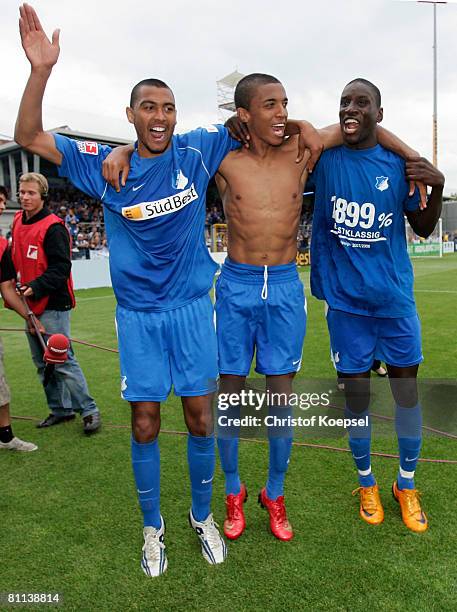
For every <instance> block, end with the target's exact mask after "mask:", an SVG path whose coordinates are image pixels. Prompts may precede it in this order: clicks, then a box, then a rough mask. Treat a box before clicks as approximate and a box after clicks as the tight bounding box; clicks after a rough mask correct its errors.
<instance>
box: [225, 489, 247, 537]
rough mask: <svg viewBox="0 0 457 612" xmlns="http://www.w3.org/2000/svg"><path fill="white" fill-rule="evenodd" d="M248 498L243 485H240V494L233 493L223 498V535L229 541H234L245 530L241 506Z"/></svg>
mask: <svg viewBox="0 0 457 612" xmlns="http://www.w3.org/2000/svg"><path fill="white" fill-rule="evenodd" d="M247 498H248V492H247V489H246V486H245V485H244V483H241V488H240V492H239V493H238V494H237V495H234V494H233V493H232V494H230V495H227V496H226V498H225V507H226V509H227V518H226V519H225V521H224V534H225V535H226V537H227V538H228V539H229V540H236V539H237V538H239V537H240V535H241V534H242V533H243V531H244V530H245V528H246V519H245V518H244V511H243V504H244V502H245V501H246V500H247Z"/></svg>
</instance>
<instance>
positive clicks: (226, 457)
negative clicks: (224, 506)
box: [217, 438, 241, 495]
mask: <svg viewBox="0 0 457 612" xmlns="http://www.w3.org/2000/svg"><path fill="white" fill-rule="evenodd" d="M217 446H218V448H219V457H220V460H221V466H222V470H223V472H224V475H225V494H226V495H231V494H233V495H238V493H239V492H240V490H241V480H240V474H239V472H238V438H232V439H225V438H218V439H217Z"/></svg>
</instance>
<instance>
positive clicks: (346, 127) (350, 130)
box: [343, 117, 360, 134]
mask: <svg viewBox="0 0 457 612" xmlns="http://www.w3.org/2000/svg"><path fill="white" fill-rule="evenodd" d="M359 125H360V121H358V119H354V118H353V117H348V118H347V119H345V120H344V121H343V131H344V133H345V134H355V132H357V130H358V129H359Z"/></svg>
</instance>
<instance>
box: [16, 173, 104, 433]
mask: <svg viewBox="0 0 457 612" xmlns="http://www.w3.org/2000/svg"><path fill="white" fill-rule="evenodd" d="M47 194H48V182H47V180H46V177H44V176H43V175H42V174H38V173H36V172H30V173H26V174H23V175H22V176H21V178H20V180H19V199H20V202H21V207H22V209H23V210H22V212H18V213H16V216H15V218H14V222H13V243H12V256H13V263H14V266H15V268H16V272H17V273H18V275H19V274H20V278H21V284H22V286H21V290H22V291H23V294H24V296H25V297H26V298H27V299H28V302H29V305H30V308H31V310H32V311H33V313H34V314H35V315H36V316H37V317H39V318H40V321H41V322H42V323H43V325H44V326H45V327H46V329H47V331H48V333H49V334H55V333H60V334H64V335H65V336H67V337H70V311H71V309H72V308H74V306H75V297H74V294H73V282H72V278H71V261H70V240H69V236H68V232H67V230H66V229H65V227H64V218H62V217H57V216H56V215H53V214H51V213H50V212H49V211H48V210H47V209H46V208H45V207H44V204H45V198H46V196H47ZM61 212H62V213H63V211H61ZM31 245H35V246H34V247H33V249H34V250H33V251H32V254H33V256H31V255H30V252H31V248H32V247H31ZM28 340H29V345H30V350H31V353H32V358H33V361H34V363H35V365H36V367H37V371H38V374H39V376H40V378H41V380H42V381H43V374H44V368H45V363H44V361H43V351H42V348H41V345H40V343H39V342H38V340H37V338H35V337H34V336H32V335H30V334H29V335H28ZM44 391H45V394H46V398H47V401H48V406H49V409H50V414H49V415H48V416H47V417H46V418H45V419H44V420H43V421H41V422H40V423H39V424H38V427H51V426H52V425H57V424H58V423H62V422H64V421H68V420H71V419H73V418H74V411H75V410H76V411H77V412H80V413H81V415H82V417H83V422H84V433H86V434H90V433H93V432H95V431H97V430H98V429H99V428H100V424H101V421H100V413H99V411H98V408H97V406H96V404H95V402H94V400H93V398H92V397H91V396H90V395H89V389H88V387H87V383H86V379H85V378H84V374H83V373H82V370H81V368H80V366H79V364H78V362H77V360H76V358H75V356H74V353H73V349H72V347H71V346H70V349H69V351H68V360H67V361H66V362H65V363H63V364H59V365H57V366H56V368H55V371H54V374H53V376H52V377H51V379H50V380H49V382H48V384H47V385H46V386H45V387H44Z"/></svg>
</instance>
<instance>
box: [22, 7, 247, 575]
mask: <svg viewBox="0 0 457 612" xmlns="http://www.w3.org/2000/svg"><path fill="white" fill-rule="evenodd" d="M20 13H21V19H20V33H21V39H22V46H23V48H24V51H25V53H26V56H27V58H28V59H29V61H30V64H31V68H32V70H31V75H30V78H29V80H28V82H27V85H26V88H25V91H24V95H23V98H22V102H21V106H20V109H19V115H18V119H17V124H16V133H15V140H16V142H18V143H20V144H22V145H23V146H24V147H26V148H28V149H29V150H31V151H32V152H33V153H36V154H38V155H41V156H42V157H44V158H46V159H48V160H50V161H51V162H54V163H55V164H57V166H58V167H59V174H60V175H61V176H67V177H69V178H70V180H71V181H72V182H73V183H74V185H75V186H77V187H78V188H79V189H81V190H82V191H84V192H86V193H88V194H89V195H91V196H92V197H94V198H97V199H100V200H101V201H102V202H103V205H104V212H105V222H106V229H107V234H108V240H109V246H110V271H111V279H112V283H113V289H114V292H115V295H116V300H117V310H116V321H117V329H118V341H119V353H120V367H121V390H122V395H123V397H124V399H126V400H128V401H129V402H130V405H131V414H132V441H131V453H132V465H133V472H134V476H135V481H136V486H137V490H138V496H139V502H140V506H141V510H142V512H143V519H144V532H143V533H144V546H143V554H142V561H141V566H142V568H143V570H144V572H145V573H146V574H147V575H148V576H158V575H160V574H162V573H163V572H164V571H165V570H166V568H167V557H166V554H165V545H164V532H165V524H164V520H163V518H162V516H161V513H160V454H159V445H158V439H157V438H158V434H159V430H160V403H161V402H162V401H164V400H165V399H166V398H167V396H168V394H169V392H170V389H171V386H172V385H173V386H174V391H175V394H176V395H178V396H181V398H182V405H183V411H184V418H185V421H186V425H187V428H188V431H189V435H188V438H187V450H188V463H189V472H190V482H191V495H192V506H191V509H190V512H189V520H190V524H191V527H192V528H193V529H194V531H195V533H196V534H197V536H198V537H199V539H200V543H201V549H202V553H203V556H204V558H205V559H206V560H207V561H208V562H209V563H211V564H216V563H221V562H222V561H224V559H225V557H226V545H225V543H224V540H223V539H222V537H221V536H220V534H219V532H218V530H217V527H216V525H215V523H214V521H213V516H212V514H211V511H210V502H211V495H212V480H213V475H214V466H215V441H214V434H213V415H212V407H211V396H212V393H213V392H214V391H215V389H216V379H217V376H218V372H217V342H216V334H215V330H214V324H213V308H212V304H211V300H210V298H209V296H208V291H209V289H210V288H211V286H212V283H213V277H214V272H215V270H216V268H217V266H216V264H215V263H214V262H213V261H212V259H211V257H210V256H209V255H208V251H207V249H206V246H205V241H204V222H205V193H206V188H207V186H208V182H209V180H210V178H211V176H212V175H214V173H215V172H216V170H217V168H218V167H219V165H220V162H221V161H222V159H223V158H224V157H225V156H226V155H227V153H228V152H229V151H230V150H231V149H232V148H235V147H237V146H239V143H237V142H235V141H233V140H232V139H231V138H230V137H229V134H228V132H227V130H226V129H225V128H224V127H222V126H218V127H214V128H211V129H210V130H204V129H199V130H195V131H193V132H190V133H188V134H183V135H179V136H174V135H173V132H174V128H175V125H176V106H175V100H174V96H173V93H172V91H171V90H170V88H169V87H168V86H167V85H166V84H165V83H163V82H162V81H159V80H157V79H147V80H144V81H141V82H140V83H138V84H137V85H136V86H135V87H134V88H133V90H132V92H131V99H130V105H129V107H128V108H127V117H128V120H129V121H130V123H132V124H133V125H134V127H135V130H136V134H137V138H138V147H137V150H136V151H135V153H134V154H133V156H132V171H131V173H130V176H129V180H128V181H127V184H126V186H125V189H123V190H122V193H117V192H116V191H115V190H114V189H112V188H111V187H110V186H109V185H108V184H107V183H106V182H105V180H104V179H103V176H102V162H103V160H104V159H105V157H106V156H107V155H108V153H109V152H110V150H111V149H110V147H103V146H99V145H98V144H97V143H93V142H77V141H75V140H72V139H69V138H65V137H63V136H59V135H53V134H50V133H47V132H44V131H43V126H42V100H43V94H44V91H45V88H46V84H47V81H48V79H49V77H50V74H51V71H52V68H53V66H54V65H55V63H56V62H57V59H58V55H59V44H58V31H56V32H54V34H53V37H52V43H51V42H50V41H49V40H48V38H47V37H46V35H45V33H44V31H43V28H42V27H41V24H40V22H39V20H38V17H37V15H36V13H35V11H34V10H33V8H32V7H31V6H29V5H26V4H25V5H23V6H22V7H21V9H20Z"/></svg>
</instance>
